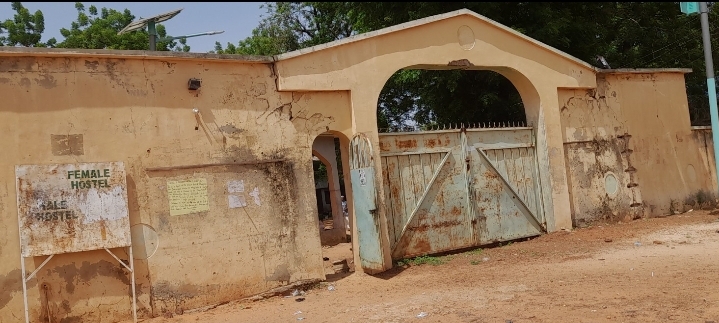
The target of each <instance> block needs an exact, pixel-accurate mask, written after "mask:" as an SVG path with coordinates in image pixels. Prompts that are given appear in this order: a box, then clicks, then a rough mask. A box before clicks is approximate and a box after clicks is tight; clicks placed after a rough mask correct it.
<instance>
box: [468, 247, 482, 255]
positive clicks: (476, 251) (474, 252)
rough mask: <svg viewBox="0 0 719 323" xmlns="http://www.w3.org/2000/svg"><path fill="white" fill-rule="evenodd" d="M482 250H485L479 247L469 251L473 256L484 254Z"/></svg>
mask: <svg viewBox="0 0 719 323" xmlns="http://www.w3.org/2000/svg"><path fill="white" fill-rule="evenodd" d="M482 252H484V250H482V248H477V249H474V250H470V251H467V253H468V254H470V255H473V256H479V255H481V254H482Z"/></svg>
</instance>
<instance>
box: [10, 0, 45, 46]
mask: <svg viewBox="0 0 719 323" xmlns="http://www.w3.org/2000/svg"><path fill="white" fill-rule="evenodd" d="M10 7H11V8H12V10H14V11H15V15H14V17H13V19H7V20H5V21H3V22H0V46H18V45H19V46H25V47H45V45H44V44H43V43H41V42H40V39H41V38H42V33H43V31H45V18H44V17H43V15H42V11H40V10H37V11H35V13H34V14H33V13H30V10H28V9H27V8H25V7H24V6H23V5H22V3H20V2H12V3H10Z"/></svg>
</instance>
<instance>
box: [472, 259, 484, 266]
mask: <svg viewBox="0 0 719 323" xmlns="http://www.w3.org/2000/svg"><path fill="white" fill-rule="evenodd" d="M469 263H470V264H472V265H479V264H480V263H482V262H481V261H479V260H472V261H470V262H469Z"/></svg>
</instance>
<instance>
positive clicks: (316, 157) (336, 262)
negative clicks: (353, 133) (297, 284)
mask: <svg viewBox="0 0 719 323" xmlns="http://www.w3.org/2000/svg"><path fill="white" fill-rule="evenodd" d="M345 150H346V149H345ZM345 155H346V152H345ZM344 158H346V157H344ZM344 158H343V153H342V144H341V140H340V137H338V135H336V134H334V133H332V132H326V133H323V134H320V135H319V136H317V138H315V140H314V142H313V143H312V166H313V170H314V183H315V196H316V203H317V229H318V230H319V235H320V242H321V244H322V258H323V262H324V268H325V275H326V276H327V279H328V280H331V279H338V278H341V277H344V276H346V275H348V274H349V273H351V272H352V271H354V259H353V253H352V233H351V232H352V227H351V221H352V219H351V218H350V215H349V214H350V212H349V205H348V204H349V203H348V201H347V192H346V190H345V171H344V166H343V165H347V162H346V161H344V162H343V159H344ZM347 182H348V183H349V180H347Z"/></svg>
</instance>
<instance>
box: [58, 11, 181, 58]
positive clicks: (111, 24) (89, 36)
mask: <svg viewBox="0 0 719 323" xmlns="http://www.w3.org/2000/svg"><path fill="white" fill-rule="evenodd" d="M75 8H76V9H77V19H76V21H73V22H72V23H71V24H70V29H67V28H62V29H60V34H62V36H63V37H65V39H64V40H63V41H62V42H59V43H58V42H57V41H56V40H55V39H50V40H49V41H48V45H50V46H53V47H59V48H85V49H126V50H148V49H149V40H150V36H149V34H148V33H147V31H146V30H138V31H133V32H128V33H124V34H122V35H118V34H117V33H118V32H119V31H120V30H122V28H124V27H125V26H127V25H128V24H129V23H131V22H132V21H133V20H135V16H134V15H132V13H131V12H130V10H128V9H125V10H124V11H117V10H115V9H108V8H102V9H100V10H98V9H97V7H95V6H90V7H89V8H87V9H85V6H84V5H83V4H82V3H81V2H77V3H75ZM155 29H156V30H157V34H158V39H161V38H163V37H167V31H166V29H165V26H164V25H162V24H157V25H156V27H155ZM156 49H157V50H159V51H168V50H173V51H183V52H187V51H189V50H190V47H189V46H187V43H186V40H184V39H183V40H180V41H179V42H176V41H170V42H162V41H158V42H157V44H156Z"/></svg>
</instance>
